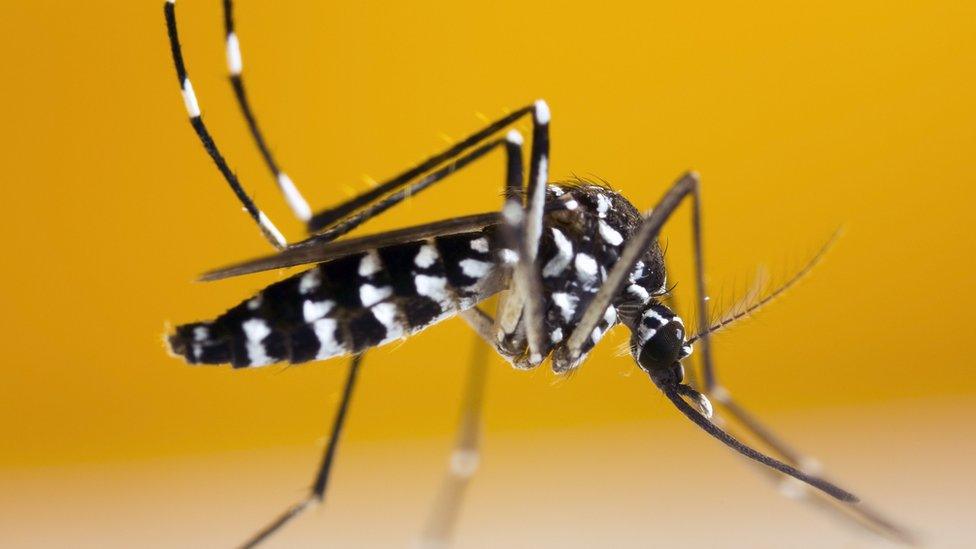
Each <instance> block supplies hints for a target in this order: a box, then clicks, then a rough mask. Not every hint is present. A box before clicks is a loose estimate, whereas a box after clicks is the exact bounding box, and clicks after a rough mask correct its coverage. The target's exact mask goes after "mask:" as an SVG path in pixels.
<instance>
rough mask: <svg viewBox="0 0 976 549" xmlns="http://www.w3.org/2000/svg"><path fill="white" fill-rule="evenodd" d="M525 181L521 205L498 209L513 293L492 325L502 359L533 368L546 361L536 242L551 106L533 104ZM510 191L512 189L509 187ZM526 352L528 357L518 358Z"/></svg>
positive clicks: (513, 202) (512, 202)
mask: <svg viewBox="0 0 976 549" xmlns="http://www.w3.org/2000/svg"><path fill="white" fill-rule="evenodd" d="M532 119H533V123H534V128H533V134H532V152H531V159H530V166H529V182H528V186H527V189H526V193H525V196H526V198H525V202H524V204H523V203H522V201H521V200H520V199H519V196H517V195H516V194H514V193H509V194H508V196H507V198H506V201H505V206H504V208H503V210H502V213H503V223H502V237H503V239H504V241H505V243H506V247H507V248H510V249H512V250H514V251H515V254H516V260H515V266H514V269H513V273H512V289H511V292H510V293H508V294H505V295H503V296H501V298H500V300H499V304H498V314H497V321H496V325H497V326H496V327H497V330H496V335H495V340H496V346H497V348H499V349H502V350H503V353H504V354H507V355H510V356H515V359H514V360H513V362H512V363H513V364H514V365H515V367H517V368H533V367H535V366H538V365H539V364H540V363H541V362H542V359H543V358H545V357H544V355H543V353H544V352H545V351H547V348H548V344H549V338H548V336H547V335H546V334H545V332H544V323H543V315H544V310H543V305H544V304H545V299H544V293H543V289H542V278H541V274H540V272H539V266H538V259H537V256H538V255H539V241H540V240H541V237H542V218H543V213H544V211H545V202H546V183H547V182H548V179H549V120H550V112H549V106H548V105H547V104H546V102H545V101H542V100H539V101H536V103H535V107H534V110H533V113H532ZM509 190H514V189H513V188H512V186H509ZM521 348H527V350H528V356H527V357H523V356H516V354H519V355H521V354H524V353H518V350H519V349H521Z"/></svg>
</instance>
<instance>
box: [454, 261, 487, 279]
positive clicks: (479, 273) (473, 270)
mask: <svg viewBox="0 0 976 549" xmlns="http://www.w3.org/2000/svg"><path fill="white" fill-rule="evenodd" d="M458 265H459V266H460V267H461V272H462V273H464V275H465V276H469V277H471V278H475V279H479V280H480V279H482V278H484V276H485V275H487V274H488V271H490V270H491V263H488V262H487V261H480V260H477V259H464V260H462V261H461V262H460V263H458Z"/></svg>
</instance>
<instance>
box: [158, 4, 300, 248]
mask: <svg viewBox="0 0 976 549" xmlns="http://www.w3.org/2000/svg"><path fill="white" fill-rule="evenodd" d="M163 12H164V13H165V15H166V28H167V31H168V34H169V43H170V49H171V50H172V53H173V64H174V65H175V67H176V79H177V80H178V81H179V84H180V91H181V92H182V94H183V102H184V103H185V105H186V110H187V114H188V115H189V117H190V125H192V126H193V130H194V131H195V132H196V134H197V137H199V138H200V143H202V144H203V148H204V149H205V150H206V151H207V154H209V155H210V158H212V159H213V161H214V164H216V165H217V169H218V170H220V173H221V174H222V175H223V176H224V179H225V180H226V181H227V184H228V185H230V188H231V190H232V191H234V194H235V195H236V196H237V199H238V200H239V201H240V202H241V205H243V206H244V210H245V211H246V212H247V214H248V215H250V216H251V218H252V219H253V220H254V222H255V223H257V225H258V227H259V228H260V229H261V232H262V233H263V234H264V237H265V238H266V239H268V242H270V243H271V245H272V246H274V247H276V248H279V249H281V248H284V247H285V246H286V245H287V241H286V240H285V237H284V236H282V234H281V231H279V230H278V228H277V227H275V226H274V224H273V223H272V222H271V220H270V219H268V217H267V216H266V215H265V214H264V212H262V211H261V210H259V209H258V207H257V206H256V205H255V204H254V201H253V200H251V197H250V196H248V195H247V193H246V192H245V191H244V188H243V187H241V184H240V182H239V181H238V179H237V176H236V175H234V172H233V171H231V169H230V166H228V165H227V161H226V160H224V157H223V156H222V155H221V154H220V151H219V150H218V149H217V145H216V143H214V140H213V137H212V136H211V135H210V132H209V131H208V130H207V126H206V125H205V124H204V123H203V118H202V116H201V113H200V104H199V103H198V102H197V97H196V94H195V93H194V91H193V85H192V84H191V83H190V78H189V76H188V75H187V71H186V65H185V64H184V62H183V52H182V50H181V48H180V38H179V33H178V32H177V27H176V0H168V1H167V2H166V3H165V4H164V6H163Z"/></svg>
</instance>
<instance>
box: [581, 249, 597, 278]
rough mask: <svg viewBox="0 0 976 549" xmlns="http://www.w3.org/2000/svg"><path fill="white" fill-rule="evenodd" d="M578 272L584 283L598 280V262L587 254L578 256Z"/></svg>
mask: <svg viewBox="0 0 976 549" xmlns="http://www.w3.org/2000/svg"><path fill="white" fill-rule="evenodd" d="M576 272H577V273H579V275H580V279H582V280H583V281H584V282H590V281H593V280H595V279H596V273H597V267H596V260H595V259H593V257H592V256H589V255H587V254H583V253H580V254H576Z"/></svg>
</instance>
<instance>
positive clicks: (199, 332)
mask: <svg viewBox="0 0 976 549" xmlns="http://www.w3.org/2000/svg"><path fill="white" fill-rule="evenodd" d="M209 337H210V329H209V328H207V327H206V326H197V327H196V328H194V329H193V341H206V340H207V338H209Z"/></svg>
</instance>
